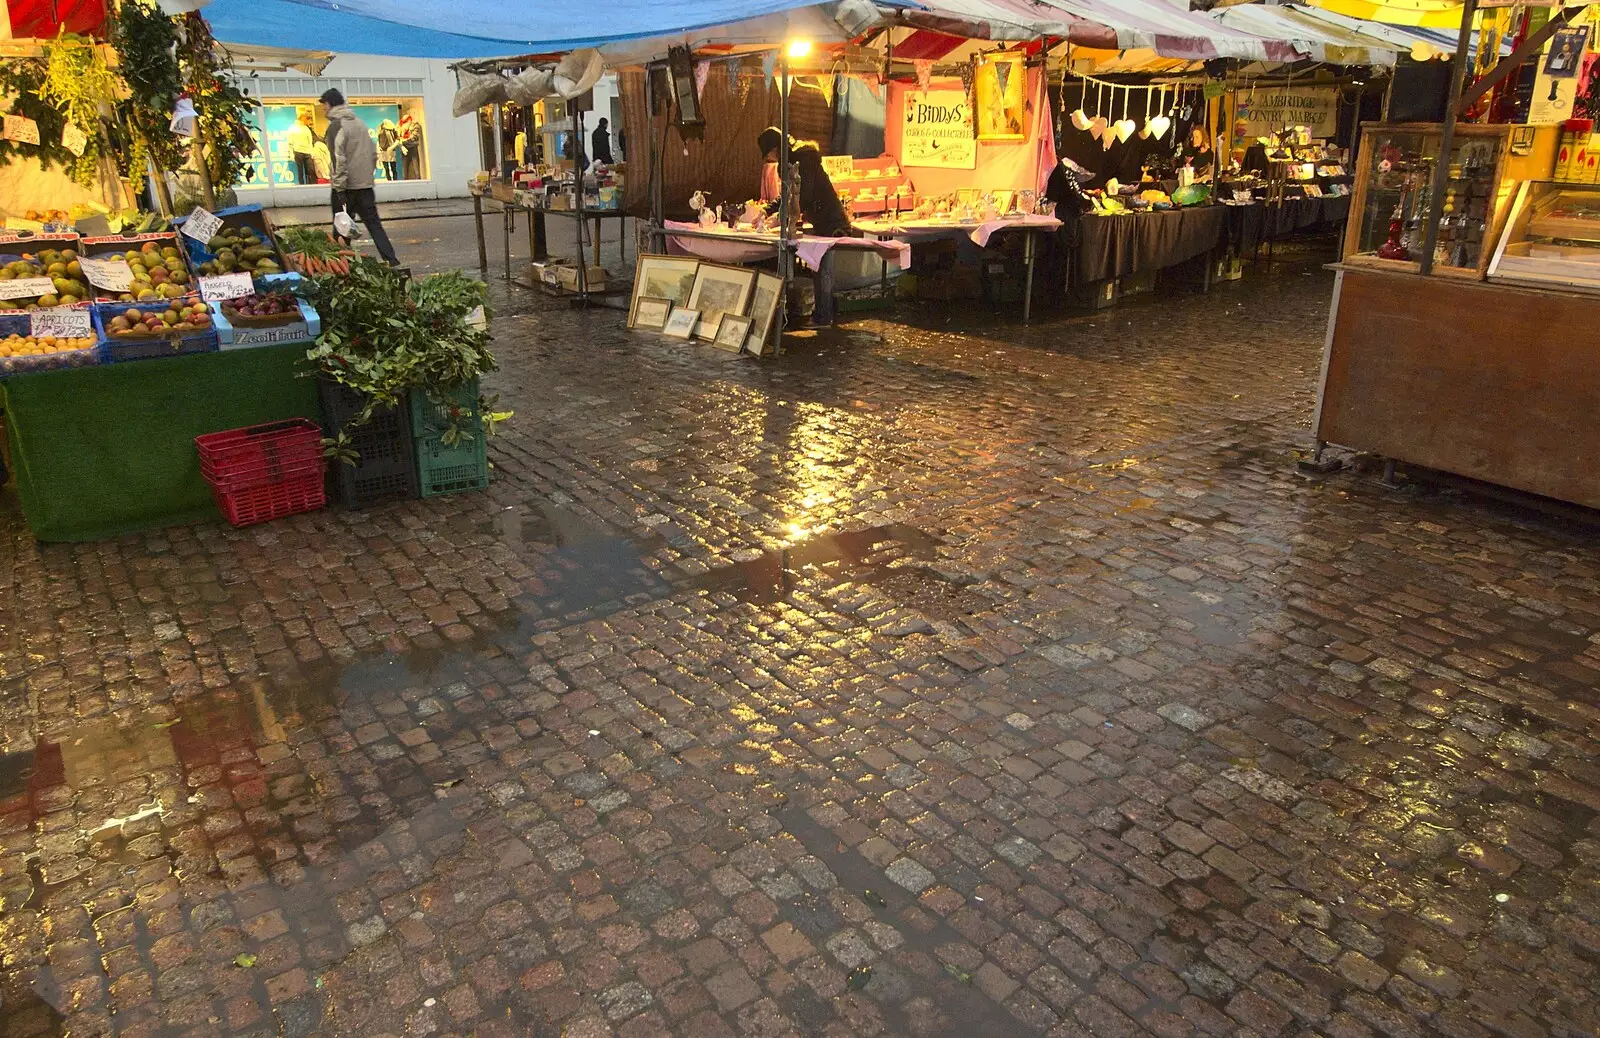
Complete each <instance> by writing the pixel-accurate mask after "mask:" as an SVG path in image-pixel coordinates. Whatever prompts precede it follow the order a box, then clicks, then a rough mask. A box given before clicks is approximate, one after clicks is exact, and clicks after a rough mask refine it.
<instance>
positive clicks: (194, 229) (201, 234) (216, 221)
mask: <svg viewBox="0 0 1600 1038" xmlns="http://www.w3.org/2000/svg"><path fill="white" fill-rule="evenodd" d="M220 230H222V217H220V216H217V215H215V214H214V213H209V212H207V211H206V210H205V209H203V208H201V207H200V206H195V207H194V212H192V213H190V214H189V218H188V219H187V220H185V221H183V233H184V234H187V235H188V236H189V237H191V238H193V239H194V240H195V241H197V242H201V243H205V242H208V241H210V240H211V239H212V238H215V237H216V236H217V232H218V231H220Z"/></svg>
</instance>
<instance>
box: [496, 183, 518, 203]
mask: <svg viewBox="0 0 1600 1038" xmlns="http://www.w3.org/2000/svg"><path fill="white" fill-rule="evenodd" d="M489 195H490V197H491V198H493V199H494V200H495V201H497V202H514V201H516V199H517V192H516V188H514V187H512V186H511V185H510V184H508V183H506V182H505V181H503V180H496V181H495V182H494V183H493V184H491V185H489Z"/></svg>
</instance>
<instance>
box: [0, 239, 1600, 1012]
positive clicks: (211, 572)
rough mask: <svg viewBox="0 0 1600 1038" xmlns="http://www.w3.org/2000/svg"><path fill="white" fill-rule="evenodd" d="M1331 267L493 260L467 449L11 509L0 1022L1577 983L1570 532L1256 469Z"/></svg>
mask: <svg viewBox="0 0 1600 1038" xmlns="http://www.w3.org/2000/svg"><path fill="white" fill-rule="evenodd" d="M1330 288H1331V280H1330V277H1329V275H1327V274H1325V273H1323V272H1321V271H1320V270H1317V269H1316V268H1315V267H1314V266H1309V265H1308V266H1307V267H1305V269H1304V270H1303V271H1302V270H1297V269H1289V270H1286V271H1284V272H1283V273H1281V274H1280V275H1279V276H1276V277H1270V278H1268V277H1263V278H1259V279H1256V280H1254V281H1248V282H1246V283H1243V284H1239V285H1233V286H1228V287H1226V288H1224V289H1222V290H1220V291H1218V292H1215V293H1213V294H1212V295H1210V296H1206V297H1190V296H1179V297H1175V298H1172V299H1169V300H1166V301H1164V302H1162V303H1159V304H1157V305H1149V306H1141V305H1133V306H1126V307H1123V308H1120V309H1116V310H1112V311H1109V312H1105V313H1102V314H1098V315H1093V316H1078V317H1073V318H1064V319H1059V320H1053V321H1048V322H1045V323H1043V324H1040V325H1038V326H1036V327H1034V328H1029V329H1024V328H1021V327H1019V326H1016V325H1002V324H1000V323H999V322H994V321H991V320H990V319H989V318H987V316H986V315H984V314H983V313H981V312H978V311H974V312H972V313H970V314H963V315H959V316H957V317H956V318H954V319H952V318H949V317H948V315H941V314H932V315H928V316H923V317H918V316H917V315H915V314H910V315H907V316H908V317H909V318H910V319H911V320H912V322H913V323H911V324H898V323H890V322H886V321H877V320H869V321H860V322H857V323H856V324H854V325H852V326H851V327H849V328H848V329H846V330H844V331H842V332H838V333H830V334H827V335H821V336H817V337H815V338H811V339H809V340H805V341H802V342H800V343H797V348H796V349H795V350H794V351H793V352H792V353H791V354H790V355H788V356H786V357H784V358H781V359H779V360H776V361H764V362H756V361H751V360H738V359H735V358H730V357H727V356H726V355H723V354H718V353H715V352H712V351H709V350H700V349H690V350H685V349H684V348H683V347H681V346H676V345H670V344H667V343H666V342H664V341H660V340H656V339H653V338H633V337H629V336H628V335H627V334H626V333H625V332H623V331H621V330H620V324H621V319H620V317H619V315H617V314H615V313H612V312H599V313H590V314H577V313H572V312H569V311H566V310H554V309H550V308H549V307H545V306H536V305H527V304H526V303H525V301H524V303H523V304H521V305H524V307H525V309H527V310H528V311H529V312H527V313H524V314H521V315H510V316H501V317H499V318H498V319H497V323H496V330H497V332H498V334H499V336H500V351H501V355H502V358H503V361H504V370H503V372H502V373H501V374H500V375H499V376H497V377H496V378H495V379H493V380H492V385H491V387H490V388H491V389H493V390H495V391H498V392H499V393H500V394H501V398H502V404H504V405H509V406H511V407H513V408H514V409H515V410H516V411H517V417H516V419H515V420H514V421H513V422H512V423H510V424H509V425H508V427H507V430H508V431H507V432H506V433H505V434H504V435H503V436H502V437H500V438H499V439H497V440H496V441H495V442H494V444H493V445H492V447H491V459H492V460H493V462H494V464H495V465H496V467H497V478H496V482H495V484H494V485H493V487H492V488H491V489H490V490H489V491H488V492H487V493H484V494H474V495H464V496H457V497H451V498H440V499H434V500H430V501H427V502H412V503H409V504H406V505H403V506H393V507H388V508H382V509H378V510H375V511H372V512H368V513H364V514H355V513H348V512H339V511H332V512H325V513H321V514H317V515H312V516H301V517H297V518H295V519H292V520H289V521H284V522H280V523H276V524H273V525H270V526H266V527H261V528H255V529H247V530H239V531H236V530H231V529H229V528H227V527H225V526H222V525H208V526H200V527H189V528H178V529H172V530H167V531H163V532H159V533H151V534H148V535H144V536H137V537H128V538H123V539H120V540H116V541H107V542H103V543H99V544H92V545H78V546H60V545H58V546H48V547H39V546H37V545H35V544H34V543H33V542H32V541H31V539H29V537H28V536H27V534H26V531H25V529H24V528H23V526H22V525H21V523H20V521H19V520H18V518H17V517H16V516H15V515H14V514H11V515H9V516H8V517H7V519H6V520H5V522H6V524H7V525H6V532H7V536H6V537H5V539H4V541H3V543H0V550H3V552H4V555H5V558H4V560H3V561H4V568H3V572H4V573H5V574H6V575H7V576H8V578H9V579H8V580H7V582H6V584H5V586H4V596H3V598H0V606H3V608H4V611H5V614H4V619H5V625H4V643H3V647H0V648H3V655H0V664H3V668H4V678H3V694H0V712H3V713H0V724H3V729H0V731H3V737H4V746H3V748H4V750H5V752H6V755H5V756H4V757H0V812H3V813H0V978H3V979H0V990H3V995H4V1003H3V1007H0V1036H5V1038H10V1036H34V1035H60V1034H70V1035H102V1034H121V1035H128V1036H151V1035H184V1036H188V1035H216V1034H233V1035H277V1034H284V1035H373V1036H377V1035H396V1036H398V1035H424V1034H434V1035H442V1034H459V1035H468V1034H477V1035H540V1036H545V1035H549V1036H554V1035H567V1036H571V1038H590V1036H598V1035H609V1034H615V1035H622V1036H647V1035H666V1034H672V1035H682V1036H692V1038H715V1036H721V1035H748V1036H784V1035H827V1036H839V1038H844V1036H858V1035H917V1036H922V1035H929V1036H936V1035H946V1036H972V1035H1007V1036H1016V1038H1023V1036H1043V1035H1051V1036H1066V1035H1110V1036H1122V1035H1142V1034H1152V1035H1162V1036H1169V1035H1173V1036H1175V1035H1239V1036H1253V1035H1309V1034H1317V1035H1327V1036H1335V1038H1347V1036H1348V1038H1354V1036H1365V1035H1378V1034H1382V1035H1391V1036H1410V1035H1435V1034H1438V1035H1450V1036H1460V1038H1471V1036H1480V1035H1509V1036H1515V1038H1525V1036H1527V1038H1531V1036H1535V1035H1563V1036H1575V1035H1592V1034H1595V1033H1596V1032H1597V1031H1600V981H1597V964H1600V823H1597V821H1596V818H1597V813H1600V765H1597V764H1596V756H1595V751H1596V745H1597V738H1596V737H1597V723H1600V712H1597V705H1600V697H1597V694H1596V692H1595V685H1596V678H1597V675H1600V634H1597V632H1600V598H1597V595H1596V592H1597V590H1600V588H1597V578H1600V552H1597V549H1596V540H1595V536H1594V533H1595V527H1593V526H1587V527H1586V526H1583V525H1581V524H1578V523H1575V522H1572V521H1570V520H1556V519H1552V518H1549V517H1545V516H1541V515H1540V514H1537V513H1534V512H1531V511H1526V510H1522V509H1518V508H1515V507H1512V506H1508V505H1503V504H1495V503H1493V502H1490V501H1488V500H1486V499H1483V498H1477V497H1471V496H1464V495H1462V494H1459V493H1453V492H1442V491H1437V490H1425V489H1417V488H1409V489H1401V490H1394V489H1388V488H1385V487H1382V486H1380V485H1378V484H1377V483H1376V482H1374V481H1373V480H1372V479H1370V478H1368V477H1364V476H1361V475H1357V474H1349V473H1347V474H1341V475H1336V476H1332V477H1327V478H1308V477H1306V476H1302V475H1300V474H1298V473H1297V472H1296V470H1295V467H1294V454H1293V452H1294V450H1295V449H1296V448H1299V447H1303V446H1304V444H1305V442H1306V426H1307V424H1308V421H1309V416H1310V410H1311V406H1312V402H1313V394H1314V381H1315V375H1316V370H1317V364H1318V360H1319V351H1320V343H1321V340H1322V334H1323V319H1324V314H1325V312H1326V307H1327V304H1328V297H1329V292H1330ZM497 291H498V288H497ZM919 324H920V325H921V326H920V327H919V326H918V325H919Z"/></svg>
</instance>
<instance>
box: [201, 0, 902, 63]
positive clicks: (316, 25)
mask: <svg viewBox="0 0 1600 1038" xmlns="http://www.w3.org/2000/svg"><path fill="white" fill-rule="evenodd" d="M809 6H820V7H821V8H823V9H824V10H829V9H838V8H870V7H872V5H871V4H870V3H868V0H838V2H835V3H825V4H821V5H816V4H815V3H814V0H587V2H586V3H582V4H567V3H559V4H558V3H541V4H528V3H526V2H525V0H476V2H475V3H472V4H459V3H449V4H446V3H440V2H438V0H338V2H334V0H211V2H210V3H208V4H206V6H205V9H204V10H205V15H206V19H207V20H208V21H210V22H211V26H212V31H213V32H214V33H215V34H216V36H217V38H218V39H221V40H227V41H228V42H230V43H249V44H259V45H264V46H281V45H283V44H284V43H294V44H297V45H301V46H305V47H315V48H319V49H326V50H333V51H340V52H353V53H362V54H385V55H393V56H397V57H433V58H482V57H495V56H501V55H512V54H527V53H531V52H535V51H539V52H560V51H568V50H575V49H577V48H580V47H597V46H600V45H601V44H606V43H614V42H618V41H623V40H636V39H648V38H651V37H660V36H670V35H674V34H679V33H683V32H685V31H689V30H693V29H698V28H702V27H705V26H716V25H728V24H731V23H735V22H742V21H746V20H748V19H752V18H759V17H761V16H762V15H771V14H777V13H780V12H784V11H791V10H794V9H796V8H801V7H809Z"/></svg>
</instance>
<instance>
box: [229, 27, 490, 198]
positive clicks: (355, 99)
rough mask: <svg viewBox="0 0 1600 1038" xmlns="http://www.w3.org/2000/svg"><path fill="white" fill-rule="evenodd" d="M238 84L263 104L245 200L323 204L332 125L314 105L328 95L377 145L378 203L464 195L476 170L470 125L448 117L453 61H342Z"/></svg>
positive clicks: (359, 57)
mask: <svg viewBox="0 0 1600 1038" xmlns="http://www.w3.org/2000/svg"><path fill="white" fill-rule="evenodd" d="M238 79H239V84H240V86H241V88H242V89H244V90H245V91H246V92H247V93H249V94H250V96H252V97H254V98H256V99H258V100H259V101H260V102H261V107H259V108H257V109H256V112H255V119H254V121H253V122H254V126H253V129H254V136H255V139H256V142H257V148H256V154H255V156H254V161H253V162H252V163H251V164H250V166H249V167H248V169H247V177H246V181H245V182H244V183H242V184H239V185H236V188H235V189H236V191H237V192H238V195H239V200H240V201H241V202H257V203H260V204H262V205H265V206H269V207H281V206H297V205H320V204H324V203H326V201H327V198H328V187H327V178H328V172H329V170H328V155H327V149H326V145H325V144H324V143H323V142H324V140H325V138H326V135H327V129H328V124H327V120H326V119H325V118H324V116H323V114H322V112H321V109H320V107H319V106H318V104H317V99H318V98H319V97H321V96H322V94H323V92H325V91H327V90H330V89H334V90H338V91H339V92H340V93H342V94H343V95H344V96H345V99H346V101H347V103H348V104H349V105H350V107H351V109H352V110H354V112H355V113H356V117H357V118H359V119H360V120H361V121H362V122H364V123H365V124H366V125H367V128H368V132H370V133H371V134H372V136H373V140H374V142H375V144H376V145H377V147H378V166H377V168H376V169H375V170H374V177H373V180H374V183H375V185H376V188H377V193H378V198H379V200H380V201H397V200H401V199H411V198H448V197H454V196H459V195H465V194H466V182H467V180H468V179H470V178H471V176H472V174H473V173H474V172H476V171H477V170H478V168H479V166H478V151H479V149H478V147H477V142H476V141H475V140H474V139H473V130H472V127H471V126H470V125H469V124H467V123H466V122H465V121H464V120H456V119H453V118H452V117H451V113H450V98H451V96H452V94H453V93H454V89H455V74H454V73H453V72H451V71H450V70H449V68H448V63H447V62H444V61H437V60H431V59H422V58H375V57H368V56H363V55H345V54H341V55H339V56H338V57H336V58H335V59H334V60H333V61H332V62H331V63H330V64H329V65H328V67H327V69H326V70H325V73H324V74H323V75H321V76H306V75H299V74H295V73H293V72H290V73H261V74H257V75H249V76H239V77H238ZM308 149H309V150H308Z"/></svg>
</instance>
